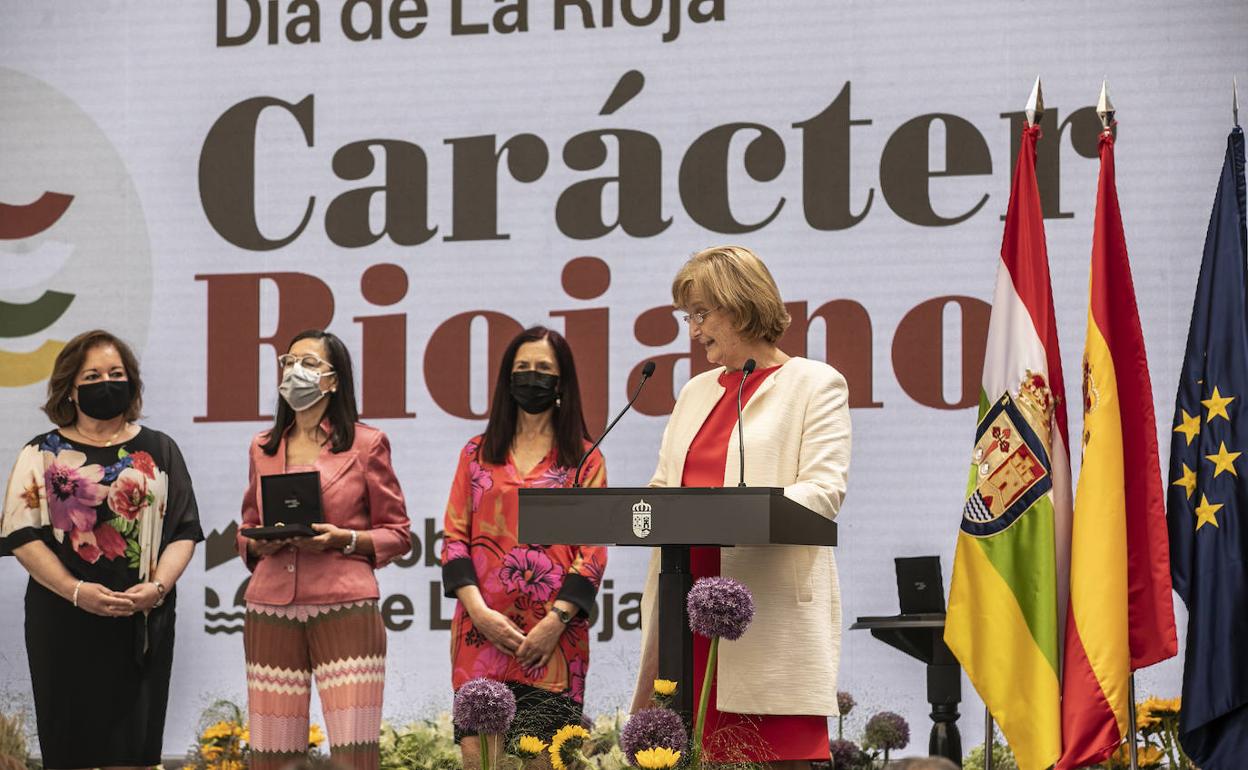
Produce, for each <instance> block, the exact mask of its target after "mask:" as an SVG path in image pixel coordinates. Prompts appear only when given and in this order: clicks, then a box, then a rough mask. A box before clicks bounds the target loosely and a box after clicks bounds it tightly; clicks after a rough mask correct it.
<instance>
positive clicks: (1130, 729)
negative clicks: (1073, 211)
mask: <svg viewBox="0 0 1248 770" xmlns="http://www.w3.org/2000/svg"><path fill="white" fill-rule="evenodd" d="M1114 112H1115V110H1114V104H1113V102H1111V101H1110V100H1109V81H1108V78H1106V79H1103V80H1101V95H1100V98H1098V99H1097V100H1096V116H1097V117H1098V118H1100V119H1101V132H1102V133H1109V132H1110V131H1112V130H1113V125H1114ZM1127 698H1128V708H1127V757H1128V758H1129V761H1130V767H1131V770H1140V757H1139V750H1138V748H1137V747H1136V745H1135V734H1136V731H1137V730H1138V726H1137V725H1136V723H1135V672H1134V671H1132V672H1131V673H1130V674H1128V675H1127Z"/></svg>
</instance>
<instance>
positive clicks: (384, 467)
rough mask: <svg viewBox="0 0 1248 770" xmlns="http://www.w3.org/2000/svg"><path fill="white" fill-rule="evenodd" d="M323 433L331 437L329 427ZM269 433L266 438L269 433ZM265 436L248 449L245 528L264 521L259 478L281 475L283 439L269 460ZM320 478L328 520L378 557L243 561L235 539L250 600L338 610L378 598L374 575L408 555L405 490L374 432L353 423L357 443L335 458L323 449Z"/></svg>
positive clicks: (338, 554)
mask: <svg viewBox="0 0 1248 770" xmlns="http://www.w3.org/2000/svg"><path fill="white" fill-rule="evenodd" d="M323 427H325V429H326V430H327V431H328V430H329V426H328V424H325V425H324V426H323ZM266 433H267V432H266ZM265 435H266V434H265V433H261V434H258V435H257V436H256V437H255V438H254V439H252V442H251V464H250V469H249V472H248V483H247V493H246V494H245V495H243V522H242V526H243V527H256V526H260V525H261V524H262V523H263V522H264V510H263V509H264V503H263V502H262V501H261V499H260V477H261V476H268V475H270V474H274V473H285V472H286V439H285V438H283V439H282V443H281V444H280V445H279V446H278V448H277V452H276V453H274V454H273V455H272V456H270V455H267V454H265V453H264V450H263V449H261V448H260V447H261V446H262V445H263V444H264V437H265ZM315 467H316V469H317V470H318V471H320V473H321V500H322V508H323V510H324V515H325V521H326V522H327V523H329V524H333V525H335V526H339V527H342V528H344V529H355V530H359V531H361V532H364V531H367V532H369V533H370V534H371V535H372V538H373V548H374V550H375V551H376V554H375V555H373V556H366V555H363V554H352V555H350V556H346V555H343V553H342V551H339V550H327V551H321V552H319V553H318V552H315V551H301V550H299V549H297V548H293V547H290V548H283V549H282V550H280V551H278V552H277V553H275V554H273V555H271V556H267V557H264V558H261V559H254V558H251V557H249V556H248V554H247V538H245V537H243V536H242V535H239V536H238V550H239V554H240V555H241V556H242V557H243V561H244V562H245V563H246V564H247V568H248V569H250V570H251V571H252V572H253V574H252V577H251V584H250V585H249V586H248V587H247V601H249V602H256V603H259V604H276V605H286V604H339V603H342V602H350V601H359V600H362V599H376V598H378V596H379V594H378V590H377V578H376V576H374V574H373V570H375V569H377V568H378V567H383V566H385V565H386V564H387V563H389V562H390V561H391V560H393V559H395V558H398V557H399V556H402V555H403V554H405V553H407V552H408V551H409V550H411V547H412V533H411V529H410V524H409V522H408V518H407V504H406V503H405V502H404V500H403V490H402V489H400V488H399V480H398V478H396V477H395V475H394V468H393V467H392V466H391V465H390V441H389V439H387V438H386V434H384V433H382V432H381V431H379V430H377V429H376V428H373V427H370V426H368V425H364V424H363V423H356V424H355V443H353V444H352V445H351V448H350V449H348V450H347V451H345V452H340V453H337V454H335V453H334V452H332V451H330V447H329V445H328V444H327V445H326V446H325V447H324V448H323V449H321V454H320V456H319V457H317V458H316V463H315Z"/></svg>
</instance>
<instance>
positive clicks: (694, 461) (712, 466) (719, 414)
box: [680, 366, 829, 762]
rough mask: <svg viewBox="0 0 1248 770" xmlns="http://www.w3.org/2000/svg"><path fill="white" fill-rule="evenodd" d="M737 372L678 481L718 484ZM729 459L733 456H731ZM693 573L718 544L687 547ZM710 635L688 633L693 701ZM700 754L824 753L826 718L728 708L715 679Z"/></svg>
mask: <svg viewBox="0 0 1248 770" xmlns="http://www.w3.org/2000/svg"><path fill="white" fill-rule="evenodd" d="M779 368H780V367H778V366H774V367H771V368H770V369H759V370H758V371H756V372H755V373H754V374H753V376H751V377H750V379H749V380H747V381H746V383H745V392H744V393H743V394H742V395H741V403H742V405H744V404H745V403H746V402H747V401H749V399H750V396H752V395H754V391H756V390H758V386H759V385H761V384H762V383H763V380H765V379H767V378H768V377H770V376H771V375H772V374H773V373H774V372H775V371H776V370H777V369H779ZM740 383H741V372H739V371H737V372H725V373H724V374H722V375H720V377H719V384H720V385H722V386H724V388H725V391H724V395H723V397H722V398H720V399H719V403H717V404H716V405H715V408H714V409H712V410H711V413H710V415H709V416H707V418H706V422H704V423H702V427H701V428H700V429H699V430H698V435H697V436H695V437H694V439H693V443H691V444H690V445H689V453H688V454H687V455H685V470H684V474H683V475H682V476H681V479H680V484H681V486H684V487H722V486H723V485H724V471H725V469H726V468H727V465H728V441H729V439H730V438H731V437H732V433H733V431H734V430H736V427H737V387H738V385H740ZM733 463H734V465H735V463H736V458H735V457H734V458H733ZM691 551H692V553H691V555H690V562H691V565H690V566H691V570H692V572H693V579H694V580H697V579H698V578H701V577H710V576H714V575H718V574H719V549H718V548H693V549H691ZM728 644H731V642H728ZM710 647H711V644H710V640H708V639H706V638H704V637H701V636H697V635H695V636H694V637H693V671H694V680H693V702H694V703H695V704H696V703H698V700H699V698H700V697H701V692H702V677H703V676H705V672H706V659H707V656H708V655H709V653H710ZM704 735H705V736H706V738H705V740H706V755H705V758H706V759H707V760H710V761H713V762H775V761H779V760H785V759H828V758H829V757H828V719H827V717H825V716H789V715H771V714H766V715H757V714H733V713H728V712H721V711H718V710H717V709H716V708H715V680H714V679H712V680H711V697H710V701H709V705H708V706H707V710H706V729H705V732H704Z"/></svg>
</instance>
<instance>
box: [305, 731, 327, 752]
mask: <svg viewBox="0 0 1248 770" xmlns="http://www.w3.org/2000/svg"><path fill="white" fill-rule="evenodd" d="M324 742H325V733H324V732H323V731H322V730H321V726H320V725H312V726H311V727H309V728H308V748H312V747H313V746H320V745H321V744H322V743H324Z"/></svg>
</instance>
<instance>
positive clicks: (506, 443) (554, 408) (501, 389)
mask: <svg viewBox="0 0 1248 770" xmlns="http://www.w3.org/2000/svg"><path fill="white" fill-rule="evenodd" d="M589 446H590V442H589V436H588V433H587V431H586V429H585V420H584V417H583V416H582V413H581V397H580V391H579V389H578V386H577V379H576V367H575V365H574V363H573V361H572V351H571V348H569V347H568V343H567V341H566V340H564V338H563V337H562V336H560V335H559V334H558V333H556V332H553V331H550V330H547V329H545V328H543V327H534V328H532V329H528V330H526V331H524V332H522V333H521V334H520V335H519V336H518V337H516V338H515V339H514V340H512V342H511V344H510V345H509V346H508V347H507V350H506V351H505V352H504V353H503V360H502V362H501V363H500V365H499V377H498V383H497V386H496V388H495V391H494V400H493V404H492V405H491V408H490V417H489V422H488V424H487V425H486V429H485V433H484V434H482V435H480V436H477V437H475V438H473V439H472V440H471V441H469V442H468V444H467V446H465V447H464V448H463V450H462V451H461V452H460V454H459V465H458V468H457V469H456V471H455V479H454V481H453V482H452V483H451V494H450V500H449V502H448V503H447V506H446V521H445V525H444V529H445V532H446V539H445V541H444V543H443V547H442V584H443V588H444V590H445V592H446V595H447V596H448V597H454V598H457V599H459V603H458V605H457V606H456V608H455V616H454V619H453V620H452V621H451V680H452V684H453V686H454V687H455V688H456V689H458V688H459V687H460V686H461V685H462V684H464V683H465V682H467V681H468V680H470V679H473V678H475V677H479V676H484V677H489V678H491V679H495V680H498V681H502V682H506V683H507V684H508V686H509V687H511V689H512V690H513V692H514V693H515V695H516V700H517V713H516V720H515V723H514V724H513V728H512V735H509V736H507V740H508V742H510V741H511V740H513V739H514V737H515V736H516V735H520V734H531V735H536V736H538V737H540V738H542V739H544V740H549V739H550V737H551V736H552V735H553V734H554V732H555V730H557V729H558V728H560V727H562V726H563V725H565V724H568V723H573V724H578V723H579V722H580V719H581V706H582V702H583V700H584V695H585V675H586V673H587V672H588V670H589V620H588V618H589V615H590V614H591V613H592V612H593V610H594V600H595V597H596V595H597V592H598V586H599V584H600V583H601V581H602V572H603V570H604V569H605V568H606V566H607V550H606V549H605V548H601V547H582V546H566V545H553V546H542V545H529V544H525V543H519V542H517V540H516V537H517V512H518V509H519V493H518V490H519V489H520V488H522V487H570V486H572V485H573V480H574V476H575V475H576V465H577V462H578V461H579V460H580V459H581V457H582V455H584V453H585V450H587V449H588V448H589ZM581 484H582V486H594V487H598V486H604V485H605V484H606V466H605V465H604V463H603V460H602V457H601V455H599V454H598V452H597V451H596V450H595V452H594V453H593V454H592V455H591V456H590V457H589V458H588V460H587V461H586V463H585V468H584V470H583V471H582V472H581ZM456 739H457V740H458V741H460V744H461V747H462V749H463V754H464V766H465V767H466V768H471V767H476V766H477V764H478V763H479V761H480V759H479V758H480V746H479V745H478V740H477V738H476V736H469V735H461V734H457V735H456ZM494 751H497V748H492V753H493V752H494Z"/></svg>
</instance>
